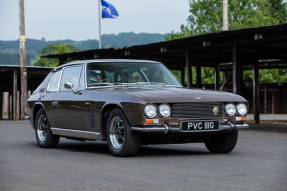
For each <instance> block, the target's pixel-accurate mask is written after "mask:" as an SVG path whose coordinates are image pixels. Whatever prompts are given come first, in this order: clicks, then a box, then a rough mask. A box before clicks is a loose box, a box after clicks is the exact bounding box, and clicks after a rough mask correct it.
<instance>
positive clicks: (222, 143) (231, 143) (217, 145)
mask: <svg viewBox="0 0 287 191" xmlns="http://www.w3.org/2000/svg"><path fill="white" fill-rule="evenodd" d="M237 139H238V130H235V131H232V132H230V133H227V134H222V135H214V136H212V137H211V138H210V140H208V141H206V142H205V146H206V148H207V149H208V150H209V151H210V152H212V153H229V152H231V151H232V150H233V149H234V147H235V145H236V143H237Z"/></svg>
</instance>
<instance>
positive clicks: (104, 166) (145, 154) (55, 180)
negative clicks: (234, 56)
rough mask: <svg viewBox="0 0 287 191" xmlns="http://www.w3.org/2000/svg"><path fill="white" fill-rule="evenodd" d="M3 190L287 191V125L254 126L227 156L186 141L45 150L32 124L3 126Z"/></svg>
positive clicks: (67, 144) (64, 144)
mask: <svg viewBox="0 0 287 191" xmlns="http://www.w3.org/2000/svg"><path fill="white" fill-rule="evenodd" d="M0 190H1V191H7V190H21V191H23V190H29V191H30V190H37V191H41V190H49V191H51V190H57V191H58V190H240V191H242V190H260V191H261V190H287V127H286V126H280V125H275V126H274V125H271V126H270V125H259V126H258V125H252V127H251V128H250V129H249V130H242V131H240V132H239V140H238V143H237V146H236V148H235V149H234V150H233V151H232V152H231V153H229V154H211V153H210V152H208V150H207V149H206V148H205V146H204V144H182V145H156V146H141V147H140V149H139V152H138V154H137V155H136V156H135V157H130V158H116V157H113V156H112V155H111V154H110V152H109V149H108V146H107V144H106V142H99V141H95V142H92V141H91V142H85V143H83V142H78V141H71V140H67V139H65V138H61V140H60V143H59V145H58V147H57V148H54V149H41V148H39V147H38V145H37V143H36V140H35V134H34V131H33V129H32V128H31V126H30V124H29V123H28V122H23V121H22V122H20V121H18V122H14V121H6V122H0Z"/></svg>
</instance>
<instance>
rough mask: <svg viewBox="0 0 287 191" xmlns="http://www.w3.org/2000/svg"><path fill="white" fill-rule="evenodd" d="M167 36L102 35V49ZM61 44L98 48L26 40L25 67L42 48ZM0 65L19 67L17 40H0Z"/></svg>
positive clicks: (86, 44)
mask: <svg viewBox="0 0 287 191" xmlns="http://www.w3.org/2000/svg"><path fill="white" fill-rule="evenodd" d="M166 35H168V34H151V33H139V34H136V33H133V32H130V33H119V34H118V35H115V34H105V35H102V47H103V48H109V47H120V48H122V47H125V46H133V45H140V44H149V43H153V42H160V41H164V38H165V36H166ZM55 43H63V44H71V45H73V46H75V47H76V48H79V49H81V50H90V49H97V48H99V41H98V40H85V41H73V40H56V41H46V40H45V39H44V38H42V39H41V40H35V39H27V41H26V51H27V65H31V62H33V60H35V58H36V57H37V55H38V54H39V53H40V52H41V51H42V49H43V48H44V47H46V46H47V45H49V44H55ZM0 64H2V65H17V64H18V65H19V64H20V61H19V40H11V41H3V40H0Z"/></svg>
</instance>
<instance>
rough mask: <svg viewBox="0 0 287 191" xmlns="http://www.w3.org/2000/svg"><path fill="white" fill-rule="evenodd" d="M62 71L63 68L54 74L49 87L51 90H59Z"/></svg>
mask: <svg viewBox="0 0 287 191" xmlns="http://www.w3.org/2000/svg"><path fill="white" fill-rule="evenodd" d="M61 72H62V70H59V71H57V72H55V73H54V74H53V75H52V77H51V81H50V83H49V87H48V91H49V92H54V91H58V90H59V81H60V77H61Z"/></svg>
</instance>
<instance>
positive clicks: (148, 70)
mask: <svg viewBox="0 0 287 191" xmlns="http://www.w3.org/2000/svg"><path fill="white" fill-rule="evenodd" d="M86 76H87V87H98V86H122V85H128V86H137V85H160V86H178V87H182V85H181V84H180V83H179V82H178V80H177V79H176V78H175V77H174V76H173V74H172V73H171V72H170V71H169V70H168V69H167V68H166V67H165V66H164V65H163V64H161V63H149V62H147V63H146V62H118V63H113V62H104V63H98V62H97V63H88V65H87V75H86Z"/></svg>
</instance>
